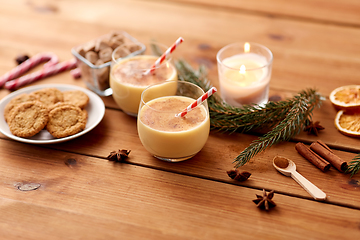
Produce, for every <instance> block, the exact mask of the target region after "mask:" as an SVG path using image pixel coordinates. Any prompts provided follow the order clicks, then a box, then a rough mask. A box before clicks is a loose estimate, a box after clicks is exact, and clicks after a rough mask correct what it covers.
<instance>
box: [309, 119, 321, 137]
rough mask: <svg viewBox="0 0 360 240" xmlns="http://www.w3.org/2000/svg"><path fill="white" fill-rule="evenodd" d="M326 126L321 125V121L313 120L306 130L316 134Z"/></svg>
mask: <svg viewBox="0 0 360 240" xmlns="http://www.w3.org/2000/svg"><path fill="white" fill-rule="evenodd" d="M324 129H325V128H324V127H323V126H321V125H320V122H319V121H316V122H312V121H310V122H309V124H308V125H307V126H306V127H305V129H304V131H305V132H307V133H308V135H310V134H314V135H315V136H317V135H318V133H319V131H320V130H324Z"/></svg>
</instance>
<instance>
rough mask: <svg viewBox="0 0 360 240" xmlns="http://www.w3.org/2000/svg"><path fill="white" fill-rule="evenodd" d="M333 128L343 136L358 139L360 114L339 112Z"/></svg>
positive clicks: (359, 134) (359, 135)
mask: <svg viewBox="0 0 360 240" xmlns="http://www.w3.org/2000/svg"><path fill="white" fill-rule="evenodd" d="M335 127H336V128H337V129H338V130H339V131H340V132H341V133H342V134H344V135H347V136H351V137H360V112H348V111H347V112H345V111H343V110H340V111H339V112H338V113H337V114H336V117H335Z"/></svg>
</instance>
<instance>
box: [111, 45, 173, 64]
mask: <svg viewBox="0 0 360 240" xmlns="http://www.w3.org/2000/svg"><path fill="white" fill-rule="evenodd" d="M152 43H153V44H156V45H158V46H160V47H161V48H163V50H164V51H163V52H162V53H161V54H163V53H164V52H165V51H166V50H167V49H168V48H169V47H168V46H167V45H165V44H163V43H159V42H156V41H148V42H147V44H146V45H151V44H152ZM146 45H145V44H143V43H142V44H139V46H141V49H139V50H137V51H135V52H133V53H130V54H129V55H127V56H125V57H122V58H117V59H116V58H115V53H116V52H117V51H118V49H120V48H122V45H120V46H118V47H117V48H115V49H114V51H113V52H112V53H111V62H112V63H113V64H112V65H115V64H117V63H119V62H121V61H125V60H126V59H130V58H135V57H138V56H151V57H156V58H157V59H158V58H159V57H160V56H161V55H150V54H144V52H145V51H146V50H147V48H148V46H146ZM165 60H166V61H167V62H171V60H172V56H171V55H170V56H169V57H168V58H166V59H165ZM155 61H156V60H155ZM155 61H154V63H155ZM161 64H162V63H161ZM161 64H160V66H161ZM160 66H159V67H160ZM159 67H155V69H156V68H159ZM146 70H148V69H146Z"/></svg>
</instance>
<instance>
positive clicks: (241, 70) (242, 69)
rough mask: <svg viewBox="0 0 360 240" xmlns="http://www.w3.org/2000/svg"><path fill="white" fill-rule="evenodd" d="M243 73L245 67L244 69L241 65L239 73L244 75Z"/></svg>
mask: <svg viewBox="0 0 360 240" xmlns="http://www.w3.org/2000/svg"><path fill="white" fill-rule="evenodd" d="M245 72H246V67H245V65H241V67H240V71H239V73H241V74H245Z"/></svg>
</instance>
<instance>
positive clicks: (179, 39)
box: [144, 37, 184, 75]
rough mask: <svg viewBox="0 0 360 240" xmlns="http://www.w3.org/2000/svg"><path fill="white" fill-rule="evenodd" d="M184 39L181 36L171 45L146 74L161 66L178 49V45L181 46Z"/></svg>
mask: <svg viewBox="0 0 360 240" xmlns="http://www.w3.org/2000/svg"><path fill="white" fill-rule="evenodd" d="M183 41H184V39H183V38H182V37H179V38H178V39H177V40H176V41H175V42H174V44H173V45H172V46H171V47H169V48H168V49H167V50H166V51H165V52H164V53H163V54H162V55H161V56H160V57H159V58H158V59H157V60H156V62H155V63H154V65H152V66H151V68H150V69H148V70H147V71H146V72H145V73H144V74H145V75H147V74H149V73H153V72H154V71H155V69H156V68H158V67H160V64H161V63H162V62H163V61H164V60H165V59H166V58H168V57H169V56H170V54H171V53H172V52H173V51H174V50H175V49H176V47H177V46H179V44H180V43H182V42H183Z"/></svg>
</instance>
